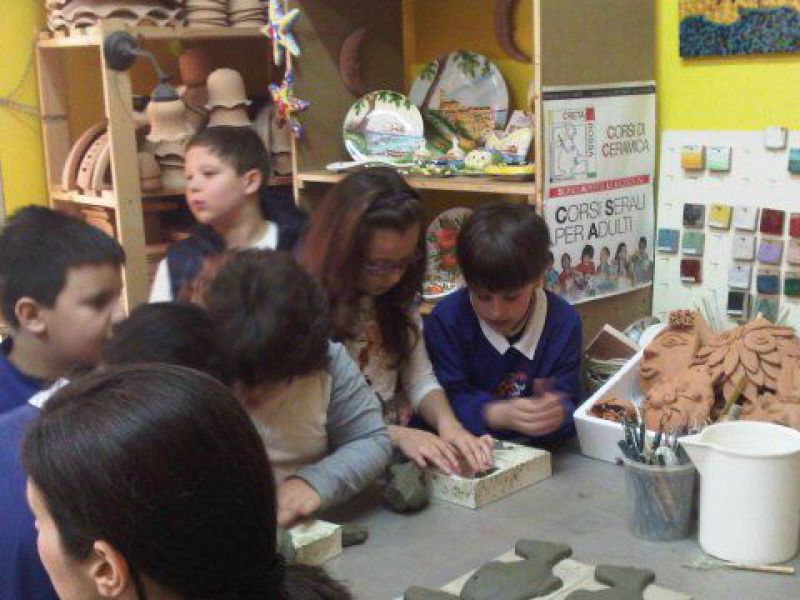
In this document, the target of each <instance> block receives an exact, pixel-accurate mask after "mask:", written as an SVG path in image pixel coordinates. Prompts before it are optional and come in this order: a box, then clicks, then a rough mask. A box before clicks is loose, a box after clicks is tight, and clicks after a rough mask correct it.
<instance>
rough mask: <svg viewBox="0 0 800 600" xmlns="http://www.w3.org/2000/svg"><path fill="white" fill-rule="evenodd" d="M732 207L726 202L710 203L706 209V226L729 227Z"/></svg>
mask: <svg viewBox="0 0 800 600" xmlns="http://www.w3.org/2000/svg"><path fill="white" fill-rule="evenodd" d="M732 213H733V209H732V208H731V207H730V206H729V205H727V204H712V205H711V206H710V207H709V209H708V226H709V227H713V228H714V229H730V228H731V214H732Z"/></svg>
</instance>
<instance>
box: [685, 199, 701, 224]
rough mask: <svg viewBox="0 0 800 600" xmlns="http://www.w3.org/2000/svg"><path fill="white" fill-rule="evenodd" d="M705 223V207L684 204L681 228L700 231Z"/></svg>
mask: <svg viewBox="0 0 800 600" xmlns="http://www.w3.org/2000/svg"><path fill="white" fill-rule="evenodd" d="M705 222H706V205H705V204H692V203H688V202H687V203H686V204H684V205H683V226H684V227H691V228H694V229H702V228H703V227H704V226H705Z"/></svg>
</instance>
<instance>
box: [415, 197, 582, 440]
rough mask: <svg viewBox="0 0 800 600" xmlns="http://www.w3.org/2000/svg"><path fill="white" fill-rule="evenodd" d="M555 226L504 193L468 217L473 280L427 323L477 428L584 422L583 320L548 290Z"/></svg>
mask: <svg viewBox="0 0 800 600" xmlns="http://www.w3.org/2000/svg"><path fill="white" fill-rule="evenodd" d="M549 247H550V233H549V231H548V229H547V225H546V224H545V222H544V220H543V219H542V218H541V217H539V216H538V215H537V214H536V213H535V212H534V209H533V207H530V206H526V205H520V204H510V203H507V202H498V203H494V204H488V205H485V206H482V207H481V208H479V209H478V210H476V211H475V213H474V214H473V215H472V216H471V217H470V218H469V219H468V220H467V222H466V223H465V224H464V227H463V229H462V231H461V234H460V236H459V239H458V245H457V255H458V262H459V265H460V266H461V269H462V271H463V273H464V277H465V279H466V282H467V288H466V289H463V290H460V291H458V292H456V293H454V294H451V295H450V296H449V297H447V298H446V299H444V300H442V301H441V302H440V303H439V304H438V305H437V306H436V308H435V309H434V311H433V313H432V314H431V315H430V317H429V318H428V319H427V320H426V322H425V329H424V335H425V343H426V345H427V348H428V353H429V355H430V358H431V362H432V363H433V369H434V372H435V373H436V377H437V378H438V380H439V382H440V383H441V385H442V386H443V387H444V389H445V391H446V392H447V395H448V398H449V399H450V403H451V405H452V407H453V411H454V412H455V414H456V416H457V417H458V418H459V420H460V421H461V423H462V424H463V425H464V427H466V428H467V429H468V430H469V431H471V432H472V433H473V434H475V435H483V434H487V433H488V434H491V435H493V436H495V437H497V438H501V439H520V438H521V439H522V440H523V441H527V442H535V443H542V442H550V441H555V440H558V439H561V438H563V437H566V436H568V435H571V434H572V433H573V431H574V426H573V422H572V412H573V411H574V409H575V406H576V403H577V402H578V400H579V396H580V382H579V381H580V380H579V374H580V360H581V320H580V317H579V315H578V313H577V311H576V310H575V309H574V308H573V307H572V306H571V305H569V304H568V303H567V302H565V301H564V300H563V299H562V298H560V297H559V296H557V295H555V294H553V293H551V292H548V291H546V290H544V289H543V286H542V275H543V274H544V271H545V268H546V265H547V256H548V250H549Z"/></svg>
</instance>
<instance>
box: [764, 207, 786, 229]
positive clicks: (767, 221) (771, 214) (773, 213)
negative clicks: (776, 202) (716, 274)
mask: <svg viewBox="0 0 800 600" xmlns="http://www.w3.org/2000/svg"><path fill="white" fill-rule="evenodd" d="M785 217H786V213H785V212H784V211H782V210H777V209H775V208H765V209H763V210H762V211H761V227H760V230H761V233H766V234H768V235H783V221H784V218H785Z"/></svg>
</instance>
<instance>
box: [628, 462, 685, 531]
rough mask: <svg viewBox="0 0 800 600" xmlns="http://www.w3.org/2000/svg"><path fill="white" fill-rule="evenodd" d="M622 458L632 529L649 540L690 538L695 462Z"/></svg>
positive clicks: (630, 526)
mask: <svg viewBox="0 0 800 600" xmlns="http://www.w3.org/2000/svg"><path fill="white" fill-rule="evenodd" d="M622 460H623V462H624V464H625V487H626V491H627V514H628V529H629V530H630V532H631V533H632V534H633V535H635V536H636V537H638V538H641V539H644V540H650V541H667V540H679V539H682V538H685V537H688V535H689V532H690V530H691V524H692V506H693V504H694V498H695V494H694V487H695V481H696V479H697V471H696V470H695V468H694V465H692V464H691V463H687V464H685V465H678V466H675V467H661V466H656V465H646V464H644V463H640V462H635V461H632V460H630V459H629V458H626V457H623V459H622Z"/></svg>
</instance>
